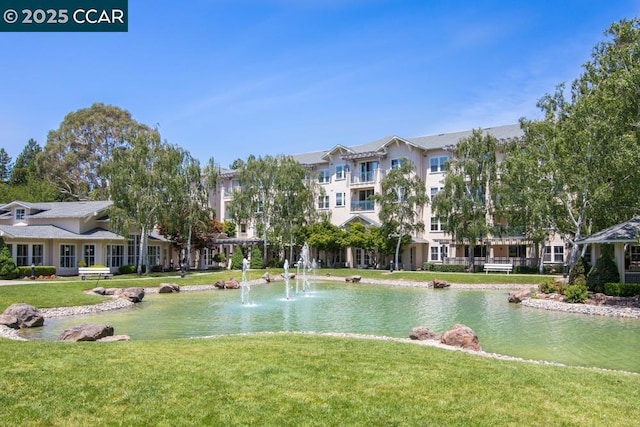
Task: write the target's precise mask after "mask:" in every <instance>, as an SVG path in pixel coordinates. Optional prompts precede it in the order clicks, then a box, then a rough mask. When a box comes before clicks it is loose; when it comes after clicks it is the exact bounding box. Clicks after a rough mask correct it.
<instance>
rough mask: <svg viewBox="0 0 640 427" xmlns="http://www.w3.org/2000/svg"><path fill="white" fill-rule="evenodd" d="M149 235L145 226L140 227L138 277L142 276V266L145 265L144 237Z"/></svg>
mask: <svg viewBox="0 0 640 427" xmlns="http://www.w3.org/2000/svg"><path fill="white" fill-rule="evenodd" d="M145 234H147V230H146V228H145V226H144V225H143V226H142V227H140V244H139V245H138V269H137V271H138V276H141V275H142V265H143V263H144V236H145Z"/></svg>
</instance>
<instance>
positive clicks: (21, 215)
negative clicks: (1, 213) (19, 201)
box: [16, 208, 26, 221]
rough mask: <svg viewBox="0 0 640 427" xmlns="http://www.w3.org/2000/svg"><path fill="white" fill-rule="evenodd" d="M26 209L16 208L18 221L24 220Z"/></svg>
mask: <svg viewBox="0 0 640 427" xmlns="http://www.w3.org/2000/svg"><path fill="white" fill-rule="evenodd" d="M25 216H26V210H25V209H24V208H16V221H24V218H25Z"/></svg>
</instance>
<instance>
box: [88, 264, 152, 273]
mask: <svg viewBox="0 0 640 427" xmlns="http://www.w3.org/2000/svg"><path fill="white" fill-rule="evenodd" d="M94 267H96V266H95V265H94ZM146 271H147V266H146V265H143V266H142V272H143V273H144V272H146ZM137 272H138V267H137V266H135V265H122V266H120V268H118V273H120V274H134V273H137Z"/></svg>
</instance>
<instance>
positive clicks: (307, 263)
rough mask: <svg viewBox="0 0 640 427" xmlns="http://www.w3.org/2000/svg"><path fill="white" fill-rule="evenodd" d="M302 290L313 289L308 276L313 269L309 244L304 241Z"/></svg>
mask: <svg viewBox="0 0 640 427" xmlns="http://www.w3.org/2000/svg"><path fill="white" fill-rule="evenodd" d="M301 261H302V292H308V291H311V286H310V285H309V277H308V276H307V273H308V271H309V270H310V269H311V262H310V261H309V244H307V242H304V245H303V246H302V255H301Z"/></svg>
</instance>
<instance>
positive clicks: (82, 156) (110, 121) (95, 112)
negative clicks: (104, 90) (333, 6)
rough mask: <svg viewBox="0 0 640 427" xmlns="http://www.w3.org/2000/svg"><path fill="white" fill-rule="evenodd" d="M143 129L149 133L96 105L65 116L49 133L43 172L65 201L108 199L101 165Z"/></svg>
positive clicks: (106, 178)
mask: <svg viewBox="0 0 640 427" xmlns="http://www.w3.org/2000/svg"><path fill="white" fill-rule="evenodd" d="M145 129H146V130H147V131H150V129H149V128H148V127H146V126H144V125H141V124H140V123H138V122H136V121H135V120H133V119H132V118H131V114H130V113H129V112H128V111H126V110H122V109H120V108H118V107H115V106H112V105H105V104H102V103H95V104H93V105H91V107H89V108H83V109H80V110H78V111H75V112H72V113H69V114H67V115H66V116H65V118H64V119H63V121H62V123H60V127H59V128H58V129H56V130H52V131H50V132H49V134H48V136H47V144H46V146H45V150H44V153H43V155H42V160H41V163H42V168H43V170H45V171H46V175H47V178H48V179H49V181H50V182H52V183H54V185H55V186H56V188H57V189H58V191H59V192H60V194H61V195H62V196H63V197H64V198H67V199H73V200H86V199H90V198H95V199H100V200H104V199H105V198H107V197H108V196H109V195H110V191H109V186H110V184H109V181H110V177H109V175H108V174H107V173H106V171H105V169H104V165H105V164H106V163H107V162H109V161H110V160H111V159H112V156H113V153H114V152H115V151H117V150H118V149H120V148H127V147H128V146H129V145H130V143H131V141H129V138H130V137H131V136H132V135H136V134H139V133H140V132H142V131H143V130H145Z"/></svg>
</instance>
